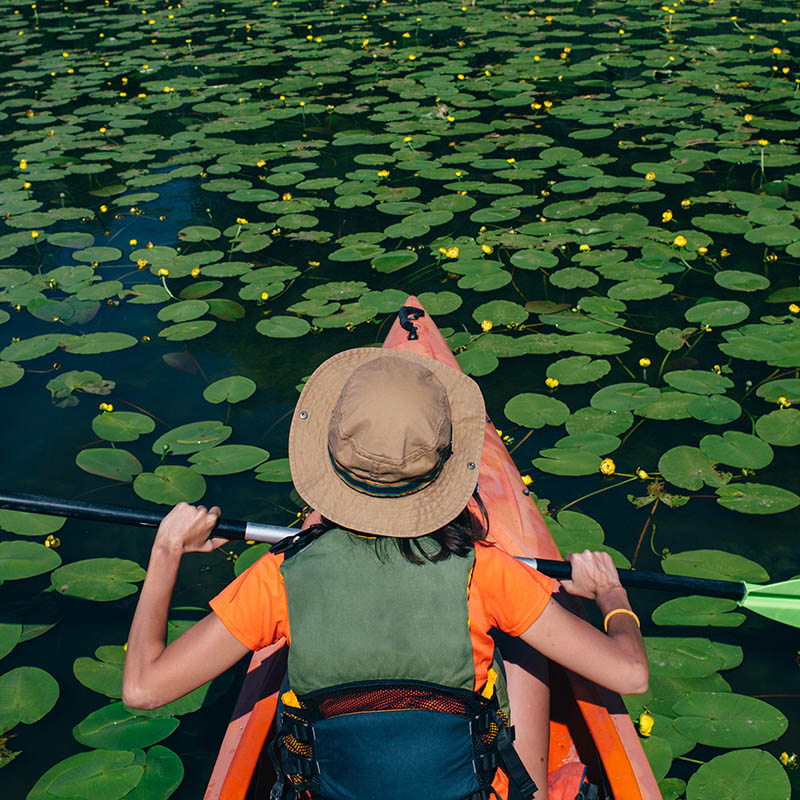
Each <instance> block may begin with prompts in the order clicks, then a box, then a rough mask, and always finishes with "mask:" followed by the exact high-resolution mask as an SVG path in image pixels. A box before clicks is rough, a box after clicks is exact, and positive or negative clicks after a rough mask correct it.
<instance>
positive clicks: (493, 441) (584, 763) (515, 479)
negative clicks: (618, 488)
mask: <svg viewBox="0 0 800 800" xmlns="http://www.w3.org/2000/svg"><path fill="white" fill-rule="evenodd" d="M383 346H384V347H391V348H396V349H399V350H409V351H412V352H414V353H418V354H422V355H426V356H429V357H430V358H434V359H436V360H438V361H441V362H442V363H444V364H447V365H448V366H451V367H454V368H455V369H460V367H459V365H458V362H457V361H456V359H455V357H454V356H453V354H452V352H451V350H450V347H449V346H448V344H447V342H446V341H445V340H444V337H443V336H442V334H441V333H440V332H439V330H438V328H437V327H436V325H435V323H434V322H433V320H432V319H431V318H430V316H429V315H428V314H426V313H425V311H424V309H423V308H422V306H421V304H420V302H419V301H418V300H417V298H416V297H413V296H411V297H409V298H408V299H407V300H406V304H405V306H404V307H403V309H402V310H401V311H400V313H399V314H398V317H397V319H396V320H395V322H394V324H393V326H392V328H391V330H390V331H389V334H388V336H387V337H386V341H385V342H384V344H383ZM479 486H480V493H481V497H482V499H483V501H484V504H485V505H486V508H487V510H488V513H489V539H490V540H491V541H492V542H494V543H495V544H496V545H497V546H499V547H502V548H503V549H504V550H506V551H507V552H508V553H510V554H511V555H513V556H527V557H539V558H549V559H558V560H560V559H561V554H560V553H559V551H558V548H557V547H556V545H555V542H554V541H553V539H552V537H551V535H550V532H549V531H548V529H547V526H546V525H545V522H544V520H543V519H542V516H541V514H540V513H539V510H538V508H537V507H536V504H535V502H534V501H533V499H532V498H531V497H530V493H529V491H528V489H527V488H526V486H525V484H524V483H523V481H522V479H521V478H520V474H519V470H518V469H517V467H516V466H515V465H514V462H513V460H512V459H511V456H510V455H509V453H508V450H507V449H506V447H505V445H504V444H503V442H502V441H501V439H500V436H499V435H498V432H497V430H496V429H495V426H494V425H493V424H492V422H491V421H490V420H488V419H487V422H486V434H485V438H484V446H483V457H482V462H481V469H480V475H479ZM317 519H318V517H316V518H315V515H314V514H312V515H310V516H309V518H308V519H307V520H306V525H309V524H312V523H313V522H315V521H316V520H317ZM567 602H568V603H572V604H573V605H574V606H575V607H574V608H572V609H571V610H573V611H576V613H582V611H581V609H580V605H579V603H578V602H577V601H575V600H574V599H573V598H567ZM283 644H284V643H283V641H281V642H278V643H276V644H273V645H271V646H269V647H266V648H263V649H262V650H259V651H257V652H255V653H254V654H253V656H252V659H251V662H250V665H249V668H248V671H247V675H246V677H245V679H244V682H243V685H242V689H241V693H240V694H239V699H238V701H237V703H236V707H235V709H234V712H233V717H232V719H231V722H230V724H229V725H228V729H227V731H226V733H225V737H224V739H223V741H222V745H221V747H220V750H219V754H218V756H217V761H216V763H215V765H214V769H213V772H212V775H211V779H210V781H209V784H208V789H207V790H206V794H205V800H245V798H264V797H268V796H269V789H270V787H271V785H272V783H273V782H274V780H275V775H274V769H273V766H272V761H271V760H270V758H269V754H268V752H267V750H268V748H267V747H265V745H266V744H267V743H268V741H269V738H270V734H271V733H274V720H275V710H276V706H277V701H278V694H279V691H280V687H281V682H282V680H283V678H284V674H285V670H286V648H285V647H284V646H283ZM514 650H515V654H514V659H513V660H514V662H515V663H513V664H508V665H507V666H508V670H509V674H508V683H509V696H510V700H511V713H512V722H513V724H514V726H515V728H516V733H517V736H516V744H515V746H516V749H517V752H518V753H519V755H520V757H521V758H522V760H523V762H525V761H527V762H528V763H531V760H532V757H533V755H532V751H531V748H530V746H529V737H528V735H527V730H528V729H527V728H526V716H525V710H526V709H529V708H531V705H532V701H531V698H532V697H533V696H536V697H541V694H537V689H538V692H541V683H540V682H539V681H538V679H537V678H536V677H535V676H534V673H535V671H536V670H535V664H536V661H537V660H541V656H539V655H538V654H536V653H535V651H533V650H531V649H530V648H527V646H526V645H524V644H522V643H521V642H520V643H519V646H517V647H515V648H514ZM519 650H522V654H521V655H520V653H518V652H517V651H519ZM526 650H527V651H528V654H527V655H526V653H525V651H526ZM587 657H590V655H589V654H587ZM526 660H527V661H528V663H527V664H526ZM549 667H550V685H551V692H550V749H549V756H548V783H549V796H550V800H574V799H575V795H576V794H577V792H578V790H579V788H580V785H581V782H582V780H583V776H584V775H585V776H586V779H587V780H588V781H590V782H591V783H592V784H595V785H597V786H599V787H602V788H601V791H600V795H599V796H600V797H601V798H603V797H610V798H616V800H658V799H659V798H660V797H661V793H660V791H659V789H658V785H657V783H656V781H655V778H654V777H653V773H652V771H651V769H650V765H649V763H648V761H647V758H646V757H645V755H644V752H643V750H642V747H641V744H640V741H639V737H638V735H637V733H636V731H635V730H634V727H633V725H632V723H631V720H630V716H629V715H628V713H627V711H626V709H625V706H624V705H623V703H622V700H621V698H620V697H619V695H617V694H615V693H613V692H611V691H609V690H607V689H604V688H602V687H600V686H597V685H596V684H593V683H591V682H590V681H587V680H585V679H584V678H581V677H580V676H578V675H576V674H574V673H572V672H570V671H568V670H565V669H563V668H562V667H559V666H558V665H556V664H553V663H551V664H549ZM529 727H530V725H529ZM526 747H527V751H526Z"/></svg>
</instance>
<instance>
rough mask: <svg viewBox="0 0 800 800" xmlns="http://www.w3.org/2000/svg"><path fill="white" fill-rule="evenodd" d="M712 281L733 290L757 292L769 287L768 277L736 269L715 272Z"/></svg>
mask: <svg viewBox="0 0 800 800" xmlns="http://www.w3.org/2000/svg"><path fill="white" fill-rule="evenodd" d="M714 283H716V284H717V285H718V286H722V287H723V288H724V289H730V290H732V291H734V292H757V291H759V290H760V289H767V288H769V278H765V277H764V276H763V275H756V274H755V273H753V272H742V271H741V270H736V269H728V270H723V271H721V272H715V273H714Z"/></svg>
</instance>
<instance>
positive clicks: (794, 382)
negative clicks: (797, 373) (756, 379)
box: [756, 378, 800, 403]
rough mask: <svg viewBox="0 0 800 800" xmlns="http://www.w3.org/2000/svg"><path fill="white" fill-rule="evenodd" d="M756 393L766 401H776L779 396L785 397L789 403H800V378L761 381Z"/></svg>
mask: <svg viewBox="0 0 800 800" xmlns="http://www.w3.org/2000/svg"><path fill="white" fill-rule="evenodd" d="M756 394H757V395H758V396H759V397H763V398H764V399H765V400H766V401H767V402H768V403H777V402H778V398H779V397H785V398H786V399H787V400H788V401H789V402H790V403H800V379H798V378H779V379H778V380H774V381H768V382H767V383H762V384H761V386H759V387H758V389H756Z"/></svg>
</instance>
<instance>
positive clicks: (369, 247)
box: [328, 206, 384, 261]
mask: <svg viewBox="0 0 800 800" xmlns="http://www.w3.org/2000/svg"><path fill="white" fill-rule="evenodd" d="M379 208H380V209H381V210H383V209H382V208H381V207H380V206H379ZM383 252H384V249H383V248H382V247H379V246H378V245H376V244H356V245H351V246H349V247H342V248H340V249H339V250H334V251H333V252H332V253H331V254H330V255H329V256H328V258H329V259H330V260H331V261H368V260H370V259H372V258H375V257H376V256H379V255H382V254H383Z"/></svg>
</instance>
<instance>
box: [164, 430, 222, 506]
mask: <svg viewBox="0 0 800 800" xmlns="http://www.w3.org/2000/svg"><path fill="white" fill-rule="evenodd" d="M231 433H233V429H232V428H230V427H229V426H228V425H224V424H223V423H221V422H217V421H216V420H207V421H204V422H189V423H188V424H186V425H180V426H178V427H177V428H173V429H172V430H171V431H168V432H167V433H165V434H164V435H163V436H160V437H159V438H158V439H156V441H155V442H154V443H153V452H154V453H155V454H156V455H159V456H160V455H162V454H163V453H165V452H167V453H169V454H171V455H176V456H182V455H186V454H187V453H196V452H197V451H198V450H207V449H208V448H209V447H216V446H217V445H218V444H222V443H223V442H224V441H225V440H226V439H227V438H228V437H229V436H230V435H231ZM176 502H177V501H176Z"/></svg>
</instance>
